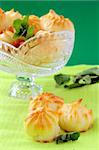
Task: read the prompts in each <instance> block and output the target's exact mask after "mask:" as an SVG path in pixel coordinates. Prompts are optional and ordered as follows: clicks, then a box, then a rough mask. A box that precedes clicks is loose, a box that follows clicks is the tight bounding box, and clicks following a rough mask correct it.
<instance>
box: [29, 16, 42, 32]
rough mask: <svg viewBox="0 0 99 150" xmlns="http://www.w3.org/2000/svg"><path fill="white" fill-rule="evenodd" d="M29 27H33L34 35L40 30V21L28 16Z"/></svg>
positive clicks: (37, 18)
mask: <svg viewBox="0 0 99 150" xmlns="http://www.w3.org/2000/svg"><path fill="white" fill-rule="evenodd" d="M29 25H30V26H34V34H36V33H37V32H38V31H39V30H41V26H40V19H39V17H37V16H35V15H30V16H29Z"/></svg>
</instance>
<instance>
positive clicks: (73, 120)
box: [60, 99, 93, 131]
mask: <svg viewBox="0 0 99 150" xmlns="http://www.w3.org/2000/svg"><path fill="white" fill-rule="evenodd" d="M81 102H82V99H80V100H78V101H76V102H73V103H71V104H64V105H63V107H62V109H61V110H60V111H61V114H60V126H61V128H62V129H64V130H66V131H87V130H88V129H89V128H90V127H91V126H92V124H93V114H92V110H88V109H87V108H86V107H85V106H81Z"/></svg>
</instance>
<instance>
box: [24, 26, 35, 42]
mask: <svg viewBox="0 0 99 150" xmlns="http://www.w3.org/2000/svg"><path fill="white" fill-rule="evenodd" d="M33 31H34V26H31V27H28V30H27V34H26V39H28V38H30V37H32V36H33Z"/></svg>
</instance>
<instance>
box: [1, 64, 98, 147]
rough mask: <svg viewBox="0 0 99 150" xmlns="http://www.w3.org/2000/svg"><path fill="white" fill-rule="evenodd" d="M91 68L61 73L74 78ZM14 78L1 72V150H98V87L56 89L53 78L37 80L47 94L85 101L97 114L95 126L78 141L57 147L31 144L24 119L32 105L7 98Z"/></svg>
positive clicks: (69, 99)
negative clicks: (76, 74)
mask: <svg viewBox="0 0 99 150" xmlns="http://www.w3.org/2000/svg"><path fill="white" fill-rule="evenodd" d="M89 67H92V66H86V65H79V66H73V67H64V68H63V69H62V70H60V71H59V72H61V73H69V74H75V73H78V72H80V71H82V70H84V69H87V68H89ZM13 81H15V76H13V75H11V74H7V73H4V72H0V150H47V149H50V150H66V149H67V150H99V142H98V141H99V84H93V85H88V86H85V87H81V88H77V89H71V90H70V89H64V88H62V87H60V88H55V82H54V80H53V76H50V77H42V78H38V79H37V80H36V81H37V83H38V84H40V85H42V86H43V88H44V91H47V92H53V93H54V94H56V95H58V96H60V97H62V98H64V100H65V102H66V103H67V102H71V101H75V100H77V99H79V98H83V104H87V107H88V108H91V109H92V110H93V112H94V126H93V128H91V129H90V130H88V131H87V132H83V133H81V136H80V138H79V140H78V141H75V142H68V143H64V144H59V145H56V144H55V143H54V142H53V143H47V144H43V143H38V142H35V141H32V140H31V139H30V138H29V137H28V135H27V134H26V132H25V129H24V119H25V118H26V116H27V112H28V104H29V101H25V100H19V99H13V98H11V97H8V90H9V88H10V85H11V83H13Z"/></svg>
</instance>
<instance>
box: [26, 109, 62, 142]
mask: <svg viewBox="0 0 99 150" xmlns="http://www.w3.org/2000/svg"><path fill="white" fill-rule="evenodd" d="M58 119H59V118H58V115H57V113H56V112H53V111H51V110H50V109H46V108H45V107H38V108H37V109H36V110H32V111H30V114H29V116H28V117H27V119H26V120H25V127H26V130H27V133H28V134H29V135H30V136H31V137H32V138H34V139H35V140H36V141H40V142H45V141H46V142H51V141H52V140H53V139H54V138H56V137H57V136H58V134H59V132H60V127H59V125H58Z"/></svg>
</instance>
